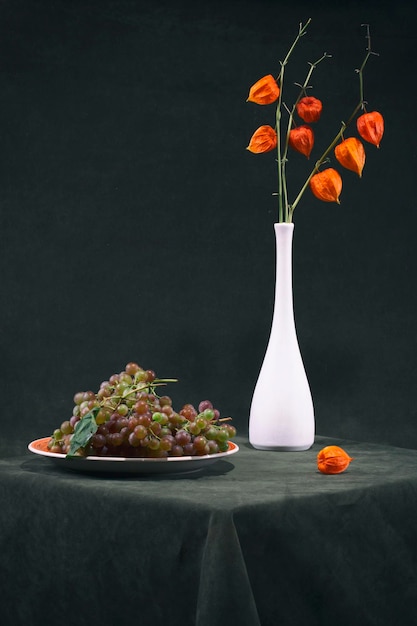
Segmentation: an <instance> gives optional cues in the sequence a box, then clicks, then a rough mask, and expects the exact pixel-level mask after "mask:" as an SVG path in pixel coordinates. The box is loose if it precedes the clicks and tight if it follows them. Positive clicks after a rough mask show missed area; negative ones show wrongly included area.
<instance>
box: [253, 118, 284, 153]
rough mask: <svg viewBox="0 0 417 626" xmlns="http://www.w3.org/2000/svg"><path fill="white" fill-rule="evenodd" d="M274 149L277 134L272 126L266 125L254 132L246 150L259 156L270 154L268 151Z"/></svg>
mask: <svg viewBox="0 0 417 626" xmlns="http://www.w3.org/2000/svg"><path fill="white" fill-rule="evenodd" d="M276 147H277V133H276V131H275V130H274V129H273V128H272V126H268V125H266V126H260V127H259V128H258V130H255V132H254V133H253V135H252V137H251V139H250V142H249V145H248V147H247V148H246V150H249V151H250V152H253V153H254V154H261V153H262V152H270V150H273V149H274V148H276Z"/></svg>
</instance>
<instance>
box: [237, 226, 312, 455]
mask: <svg viewBox="0 0 417 626" xmlns="http://www.w3.org/2000/svg"><path fill="white" fill-rule="evenodd" d="M274 227H275V238H276V277H275V280H276V284H275V304H274V312H273V320H272V327H271V333H270V337H269V342H268V346H267V349H266V353H265V358H264V361H263V363H262V367H261V371H260V374H259V378H258V381H257V383H256V387H255V391H254V394H253V398H252V405H251V410H250V419H249V441H250V443H251V444H252V446H253V447H254V448H258V449H259V450H289V451H296V450H308V449H309V448H310V447H311V446H312V444H313V442H314V428H315V426H314V408H313V401H312V398H311V391H310V386H309V384H308V380H307V376H306V372H305V369H304V365H303V361H302V358H301V353H300V348H299V345H298V340H297V334H296V329H295V321H294V309H293V287H292V240H293V232H294V224H286V223H280V224H275V225H274Z"/></svg>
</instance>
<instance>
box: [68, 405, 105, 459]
mask: <svg viewBox="0 0 417 626" xmlns="http://www.w3.org/2000/svg"><path fill="white" fill-rule="evenodd" d="M99 410H100V409H99V408H98V407H96V408H94V409H92V410H91V411H89V413H86V414H85V415H84V417H83V418H82V419H80V421H79V422H77V423H76V425H75V429H74V434H73V436H72V438H71V444H70V449H69V452H68V454H67V457H71V456H76V452H78V450H79V449H80V448H84V447H85V446H86V445H87V444H88V442H89V441H90V439H91V437H92V436H93V435H94V433H95V432H97V428H98V424H97V422H96V415H97V413H98V412H99Z"/></svg>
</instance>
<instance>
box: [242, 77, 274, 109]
mask: <svg viewBox="0 0 417 626" xmlns="http://www.w3.org/2000/svg"><path fill="white" fill-rule="evenodd" d="M278 97H279V87H278V85H277V81H276V80H275V78H274V77H273V76H271V74H267V76H263V78H260V79H259V80H258V81H257V82H256V83H255V84H254V85H252V87H251V88H250V91H249V96H248V99H247V100H246V102H255V104H271V103H272V102H275V100H278Z"/></svg>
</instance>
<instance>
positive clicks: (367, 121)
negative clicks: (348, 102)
mask: <svg viewBox="0 0 417 626" xmlns="http://www.w3.org/2000/svg"><path fill="white" fill-rule="evenodd" d="M356 127H357V129H358V133H359V134H360V136H361V137H362V139H365V141H368V142H369V143H372V144H373V145H374V146H376V147H377V148H379V144H380V143H381V139H382V136H383V134H384V118H383V117H382V115H381V113H378V111H372V112H371V113H364V114H363V115H360V116H359V117H358V119H357V120H356Z"/></svg>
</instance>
